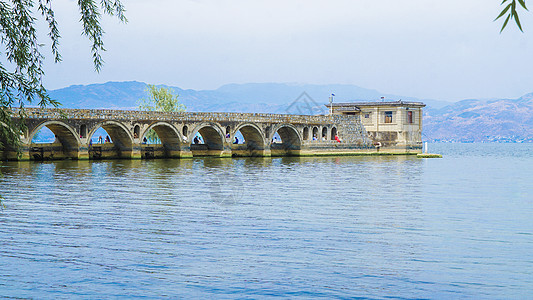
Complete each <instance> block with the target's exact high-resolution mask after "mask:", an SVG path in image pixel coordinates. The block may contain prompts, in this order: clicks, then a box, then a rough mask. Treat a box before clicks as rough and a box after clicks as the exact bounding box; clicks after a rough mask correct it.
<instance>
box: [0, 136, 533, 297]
mask: <svg viewBox="0 0 533 300" xmlns="http://www.w3.org/2000/svg"><path fill="white" fill-rule="evenodd" d="M430 147H431V148H430V149H431V152H438V153H442V154H444V158H443V159H417V158H416V157H412V156H383V157H283V158H238V159H216V158H194V159H183V160H113V161H111V160H110V161H96V162H88V161H56V162H41V163H34V162H8V163H6V162H3V163H0V172H1V174H2V177H0V191H1V192H0V194H2V195H4V196H5V197H6V199H7V200H5V201H4V203H5V205H6V208H5V209H4V210H3V211H1V212H0V249H2V250H1V251H0V297H23V298H32V297H33V298H72V297H76V298H115V297H132V296H141V295H142V296H146V297H150V298H154V297H168V296H170V297H188V296H191V295H192V296H195V297H197V298H213V297H217V298H219V297H222V298H242V297H246V296H247V295H248V296H252V297H254V298H255V297H261V298H262V297H264V296H267V295H268V296H282V297H302V298H309V297H326V298H336V297H338V298H346V297H377V298H383V297H408V298H444V297H446V298H450V297H454V298H455V297H461V298H462V297H479V296H481V297H483V298H486V297H494V298H503V297H513V298H517V297H524V296H525V295H529V294H530V293H531V292H532V286H533V284H532V279H531V278H533V276H531V275H532V274H531V273H532V271H531V270H533V268H532V267H533V262H532V261H531V260H530V259H528V257H529V253H531V252H532V251H533V240H532V236H533V226H532V225H533V221H532V220H531V218H530V216H531V213H532V210H533V203H532V200H531V197H530V196H529V194H530V192H531V187H532V186H531V182H530V181H531V180H530V176H527V175H528V174H529V173H530V170H531V168H532V167H533V155H532V153H533V150H532V149H533V147H532V146H528V145H479V144H478V145H464V144H462V145H445V144H437V145H431V146H430ZM498 153H502V155H497V154H498Z"/></svg>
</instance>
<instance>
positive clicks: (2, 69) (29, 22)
mask: <svg viewBox="0 0 533 300" xmlns="http://www.w3.org/2000/svg"><path fill="white" fill-rule="evenodd" d="M78 7H79V9H80V15H81V18H80V22H81V23H82V25H83V31H82V34H83V35H85V36H87V37H88V39H89V40H90V41H91V43H92V46H91V53H92V56H93V61H94V67H95V69H96V71H99V70H100V69H101V67H102V65H103V60H102V57H101V52H102V51H105V49H104V44H103V42H102V36H103V33H104V31H103V29H102V27H101V25H100V20H101V18H102V14H107V15H110V16H116V17H117V18H118V19H119V20H121V21H123V22H126V21H127V20H126V18H125V17H124V7H123V5H122V3H121V2H120V0H101V1H97V0H78ZM40 19H42V21H44V22H45V23H46V24H47V25H48V37H49V38H50V42H51V52H52V55H53V57H54V62H60V61H61V55H60V53H59V40H60V34H59V30H58V27H57V22H56V19H55V15H54V11H53V9H52V0H11V1H7V0H0V41H1V44H2V48H0V49H2V50H3V52H1V53H0V55H2V56H3V57H2V59H0V150H2V149H3V148H5V147H7V146H8V145H9V147H17V146H18V144H19V138H20V135H21V133H22V132H23V131H24V129H25V128H24V127H23V126H24V125H23V122H18V123H17V122H14V121H13V120H12V119H11V112H12V108H13V107H19V108H20V110H19V115H20V117H21V118H22V117H24V103H27V104H32V103H34V102H35V101H38V103H39V105H40V106H41V107H45V106H50V105H51V106H55V107H57V106H58V105H59V102H57V101H55V100H53V99H51V98H50V97H49V96H48V93H47V91H46V89H45V88H44V86H43V76H44V70H43V61H44V56H43V54H42V52H41V49H42V43H41V41H39V40H38V38H37V36H38V34H37V29H36V23H38V22H40V21H41V20H40Z"/></svg>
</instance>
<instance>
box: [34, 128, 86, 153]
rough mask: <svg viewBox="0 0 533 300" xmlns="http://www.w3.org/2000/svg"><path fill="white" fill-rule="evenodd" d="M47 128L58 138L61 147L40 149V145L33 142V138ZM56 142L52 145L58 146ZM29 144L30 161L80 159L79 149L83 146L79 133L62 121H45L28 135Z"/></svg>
mask: <svg viewBox="0 0 533 300" xmlns="http://www.w3.org/2000/svg"><path fill="white" fill-rule="evenodd" d="M43 127H46V128H48V129H50V131H52V132H53V133H54V135H55V137H56V141H57V142H59V143H60V144H61V146H60V147H54V146H52V147H46V151H45V149H44V148H45V147H40V146H39V144H35V143H33V142H32V140H33V137H34V136H35V134H36V133H37V132H39V130H41V129H42V128H43ZM56 141H54V142H53V143H52V145H53V144H56ZM28 142H29V143H30V144H31V147H30V159H35V160H43V159H55V158H58V159H62V158H71V159H78V157H79V156H78V155H79V148H80V145H81V142H80V139H79V136H78V133H77V132H76V130H75V129H74V128H72V127H71V126H69V125H68V124H66V123H63V122H61V121H44V122H42V123H41V124H39V125H38V126H37V127H35V128H34V129H33V130H32V131H31V132H30V134H29V135H28Z"/></svg>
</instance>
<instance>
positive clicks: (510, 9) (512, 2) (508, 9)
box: [494, 0, 529, 33]
mask: <svg viewBox="0 0 533 300" xmlns="http://www.w3.org/2000/svg"><path fill="white" fill-rule="evenodd" d="M517 1H518V4H519V5H520V6H521V7H522V8H523V9H525V10H526V11H529V10H528V9H527V7H526V0H503V1H502V3H501V4H500V5H505V7H504V8H503V10H502V11H501V12H500V14H499V15H498V17H496V19H494V21H496V20H498V19H499V18H501V17H503V16H505V15H507V17H506V18H505V21H504V22H503V25H502V29H501V30H500V33H501V32H502V31H503V30H504V29H505V27H506V26H507V24H508V23H509V20H513V19H514V20H515V22H516V26H518V29H520V31H522V32H524V30H523V29H522V24H520V18H519V17H518V12H517V10H516V8H517V6H518V5H517V4H516V2H517Z"/></svg>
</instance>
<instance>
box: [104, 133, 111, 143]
mask: <svg viewBox="0 0 533 300" xmlns="http://www.w3.org/2000/svg"><path fill="white" fill-rule="evenodd" d="M105 142H106V143H111V139H110V138H109V135H106V137H105Z"/></svg>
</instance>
